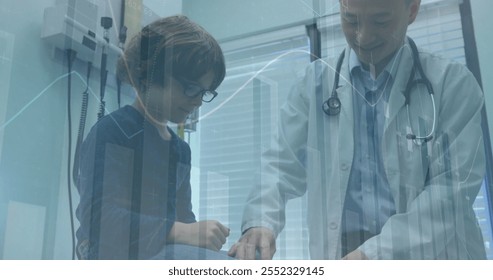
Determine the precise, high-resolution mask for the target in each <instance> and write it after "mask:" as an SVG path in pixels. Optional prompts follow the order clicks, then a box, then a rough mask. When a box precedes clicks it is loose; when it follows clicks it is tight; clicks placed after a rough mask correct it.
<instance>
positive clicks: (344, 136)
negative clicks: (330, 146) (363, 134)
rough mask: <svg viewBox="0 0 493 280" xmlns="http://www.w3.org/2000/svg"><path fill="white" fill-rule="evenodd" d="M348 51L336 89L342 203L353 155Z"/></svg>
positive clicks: (348, 50) (352, 116)
mask: <svg viewBox="0 0 493 280" xmlns="http://www.w3.org/2000/svg"><path fill="white" fill-rule="evenodd" d="M349 52H350V49H349V48H346V57H345V59H344V63H343V65H342V67H341V76H340V78H339V84H340V87H339V88H338V89H337V94H338V96H339V99H340V101H341V112H340V114H339V133H338V137H339V139H338V143H339V145H338V147H337V148H338V149H339V153H338V154H339V166H338V168H339V170H340V172H339V174H341V176H340V186H341V189H342V192H341V195H342V197H341V199H342V200H341V201H344V199H345V197H344V196H345V194H346V189H347V185H348V181H349V175H350V173H351V166H352V161H353V153H354V114H353V90H352V84H351V77H350V74H349V59H348V58H349V56H348V55H347V54H349Z"/></svg>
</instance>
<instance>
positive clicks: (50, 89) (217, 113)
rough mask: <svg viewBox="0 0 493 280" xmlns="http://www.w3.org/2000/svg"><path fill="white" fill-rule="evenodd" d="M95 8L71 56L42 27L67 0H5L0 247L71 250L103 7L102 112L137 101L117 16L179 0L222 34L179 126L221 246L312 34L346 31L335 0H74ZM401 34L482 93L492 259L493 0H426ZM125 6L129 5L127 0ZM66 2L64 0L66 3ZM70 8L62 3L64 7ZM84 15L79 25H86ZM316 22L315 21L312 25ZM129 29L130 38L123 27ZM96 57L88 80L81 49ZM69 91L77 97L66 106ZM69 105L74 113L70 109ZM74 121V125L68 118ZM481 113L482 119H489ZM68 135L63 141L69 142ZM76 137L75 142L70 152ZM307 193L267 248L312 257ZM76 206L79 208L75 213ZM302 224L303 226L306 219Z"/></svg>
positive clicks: (0, 65)
mask: <svg viewBox="0 0 493 280" xmlns="http://www.w3.org/2000/svg"><path fill="white" fill-rule="evenodd" d="M77 1H85V2H89V3H90V4H91V7H92V8H91V9H94V10H93V11H96V13H93V14H92V15H90V16H92V17H93V18H94V19H95V21H92V22H91V20H90V19H89V20H88V24H89V25H91V26H93V27H89V28H93V30H94V32H95V34H96V37H97V38H98V39H97V40H96V39H95V42H96V44H97V46H96V51H95V52H94V53H93V54H91V53H89V54H88V55H87V56H84V55H83V54H81V55H80V56H78V57H77V58H76V59H75V61H74V62H73V65H72V75H70V79H71V92H70V101H69V100H68V96H69V93H68V90H67V82H68V78H69V75H68V74H67V73H68V65H67V60H66V57H65V56H64V53H63V52H62V51H61V50H60V48H57V47H56V46H57V45H58V46H60V42H61V41H63V40H71V39H70V38H68V39H67V38H65V37H63V40H62V39H60V38H55V37H56V35H52V34H49V32H50V31H47V30H48V29H49V28H48V27H49V26H47V25H49V24H54V23H51V21H50V20H54V19H53V18H51V19H50V17H49V16H48V17H47V16H45V14H46V13H49V11H56V10H54V9H55V8H56V7H60V6H62V7H63V5H64V3H68V2H72V0H29V1H15V0H1V2H0V259H6V260H7V259H13V260H24V259H28V260H38V259H55V260H63V259H71V258H72V256H73V248H72V246H73V245H72V244H73V243H72V242H73V233H72V229H73V228H75V229H76V228H77V226H78V221H77V219H75V218H74V217H73V216H72V217H71V215H70V211H72V213H74V212H75V207H76V206H77V203H78V199H79V197H78V193H77V190H76V188H75V186H74V182H73V181H72V180H71V175H69V174H71V173H70V172H71V171H70V170H71V167H73V159H74V151H75V147H76V145H77V138H78V130H79V127H80V116H81V111H83V110H85V109H81V104H82V93H83V92H84V91H87V92H88V103H87V108H86V109H87V119H86V124H85V134H87V132H88V131H89V129H90V127H91V126H92V125H93V124H94V123H95V122H96V120H97V115H98V111H99V108H100V106H101V105H100V102H99V101H100V84H101V75H100V70H101V63H100V57H101V47H100V46H101V45H103V43H102V42H103V40H104V36H105V34H104V32H105V31H104V29H103V28H102V27H101V26H100V24H99V19H100V18H101V17H111V18H112V21H113V26H112V27H110V28H109V29H108V31H107V32H108V36H109V37H108V39H109V42H110V45H111V47H107V48H106V50H107V51H108V62H107V71H108V76H107V82H106V86H105V104H106V107H105V109H106V112H111V111H114V110H116V109H117V108H118V107H119V106H123V105H125V104H130V103H131V102H132V101H133V95H132V91H131V89H130V87H129V86H127V85H123V86H122V87H121V89H120V90H118V84H117V83H116V81H115V80H116V79H115V62H116V59H117V57H118V55H119V49H120V45H119V38H118V31H119V30H118V29H119V28H120V26H122V23H125V24H126V25H128V36H129V37H130V36H131V35H132V34H135V32H136V30H139V28H141V27H142V26H144V25H145V24H147V23H149V22H151V21H153V20H154V19H157V18H159V17H165V16H169V15H175V14H184V15H186V16H188V17H189V18H190V19H191V20H193V21H195V22H197V23H199V24H200V25H202V26H203V27H204V28H205V29H206V30H207V31H209V32H210V33H211V34H212V35H213V36H214V37H215V38H216V39H217V40H218V42H219V43H220V45H221V47H222V49H223V51H224V55H225V59H226V78H225V80H224V82H223V83H222V84H221V86H220V87H219V88H218V90H217V91H218V92H219V95H218V97H217V98H216V100H214V101H213V102H212V103H210V104H209V103H204V105H203V106H202V107H201V108H200V111H199V112H197V114H196V115H193V116H191V118H192V119H193V118H194V119H195V120H198V122H192V123H187V124H185V126H184V127H173V128H174V129H176V131H179V132H180V135H182V136H183V139H184V140H185V141H187V142H188V143H189V144H190V147H191V150H192V176H191V184H192V192H193V197H192V202H193V203H192V204H193V209H194V212H195V214H196V216H197V218H198V219H200V220H205V219H207V220H218V221H221V222H222V223H224V224H225V225H227V226H228V227H229V228H230V229H231V234H230V236H229V238H228V240H227V242H226V244H225V245H224V247H223V248H226V250H227V249H229V247H230V246H231V245H233V243H234V242H236V241H237V240H238V238H239V237H240V235H241V228H240V227H241V219H242V211H243V205H244V203H245V199H246V197H247V195H248V193H249V190H250V187H251V186H252V185H253V180H254V179H253V178H252V176H251V174H252V173H253V171H254V169H255V167H256V166H258V165H259V164H260V161H261V152H262V149H263V147H266V146H268V145H269V143H270V141H271V137H272V132H273V131H275V129H276V127H277V126H276V123H277V120H278V115H277V112H278V110H279V108H280V106H281V105H282V101H283V100H284V99H285V97H286V96H287V94H288V92H289V90H290V88H291V86H292V85H293V84H292V81H294V80H295V79H296V78H298V77H299V76H300V75H301V73H302V70H303V69H304V68H305V67H306V66H307V65H308V64H309V63H310V60H311V56H310V52H313V51H314V49H316V48H314V46H313V44H314V42H316V40H314V36H316V34H318V35H319V37H318V38H319V41H320V42H321V43H320V45H319V47H320V49H319V50H318V51H319V52H320V53H321V55H322V57H324V58H327V57H336V56H337V55H338V54H339V53H340V52H341V50H342V49H343V48H344V46H345V44H346V42H345V39H344V37H343V35H342V32H341V27H340V25H339V14H338V13H339V1H338V0H248V1H243V0H206V1H201V0H77ZM421 2H422V3H421V11H420V14H419V16H418V18H417V20H416V22H415V23H414V24H413V25H411V27H410V28H409V32H408V34H409V35H410V36H411V37H413V38H414V39H415V40H416V42H417V43H418V45H420V46H422V47H423V48H425V49H429V50H431V51H434V52H438V53H440V54H441V55H443V56H445V57H448V58H451V59H454V60H457V61H459V62H461V63H464V64H466V63H467V66H468V67H469V69H471V71H472V72H473V73H474V75H475V76H476V78H478V79H479V80H480V82H481V85H482V88H483V92H484V95H485V111H484V112H483V113H484V115H483V132H484V139H485V144H486V148H485V151H486V157H487V176H486V178H485V181H484V184H483V187H482V189H481V191H480V193H479V195H478V197H477V198H476V202H475V206H474V210H475V212H476V215H477V217H478V221H479V224H480V226H481V229H482V231H483V236H484V241H485V248H486V252H487V256H488V258H489V259H493V243H492V242H493V233H492V223H493V216H492V215H493V210H492V209H493V205H492V204H491V203H492V202H493V178H492V177H491V176H492V175H493V171H492V170H493V165H492V161H491V159H492V158H491V149H492V147H491V141H490V139H491V138H492V137H493V130H492V129H491V126H492V125H493V79H491V77H493V50H492V48H491V46H492V45H493V37H492V36H491V30H490V29H491V20H492V19H491V18H490V17H491V12H492V11H493V1H490V0H422V1H421ZM122 7H124V9H122ZM62 10H63V9H62ZM65 11H66V10H65ZM83 27H84V26H82V28H83ZM314 34H315V35H314ZM127 42H128V40H127ZM89 60H91V61H92V62H93V70H92V74H91V77H90V79H89V80H88V82H87V81H86V74H87V62H88V61H89ZM67 102H70V104H71V105H70V106H71V111H70V113H69V112H68V110H67ZM69 118H70V120H69ZM69 122H70V128H69ZM488 123H489V125H490V128H488V126H487V124H488ZM69 144H70V145H69ZM69 148H70V152H69ZM306 204H307V201H306V199H305V198H297V199H294V200H293V201H290V202H289V205H290V206H289V209H288V210H287V212H288V213H287V214H286V216H287V223H286V228H285V229H284V230H283V232H282V233H281V234H280V235H279V237H278V239H277V246H278V251H277V252H276V254H275V256H274V258H275V259H309V252H308V231H307V227H306V221H305V215H306V208H307V207H306ZM71 218H74V220H73V222H71V221H72V220H71ZM300 225H301V226H300Z"/></svg>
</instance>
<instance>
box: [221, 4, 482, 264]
mask: <svg viewBox="0 0 493 280" xmlns="http://www.w3.org/2000/svg"><path fill="white" fill-rule="evenodd" d="M420 2H421V1H420V0H372V1H368V0H340V7H341V8H340V12H341V23H342V28H343V32H344V34H345V37H346V40H347V43H348V46H347V48H346V49H345V50H344V52H343V54H341V56H340V63H339V67H337V68H339V69H334V68H333V67H331V66H328V64H327V63H326V62H324V61H322V60H318V61H316V62H314V63H312V64H311V65H310V66H309V67H308V68H307V71H306V74H305V76H304V78H303V79H302V80H301V81H299V82H298V83H296V85H295V86H294V88H293V90H292V92H291V93H290V96H289V99H288V101H287V103H286V104H285V105H284V106H283V108H282V110H281V118H280V120H281V121H280V125H279V131H278V135H277V137H276V143H277V144H276V145H274V146H273V147H272V148H271V149H270V150H268V151H267V152H266V153H265V154H264V156H263V158H262V163H263V164H262V169H261V170H262V171H261V176H260V178H259V183H258V184H257V185H256V187H255V188H254V189H253V190H252V192H251V195H250V197H249V199H248V201H247V205H246V207H245V212H244V217H243V225H242V232H243V235H242V237H241V238H240V239H239V241H238V242H237V243H236V244H235V245H233V246H232V247H231V249H230V251H229V254H230V255H231V256H236V257H237V258H240V259H254V258H255V257H256V254H259V255H258V256H257V257H260V258H262V259H270V258H272V257H273V255H274V253H275V251H276V245H275V239H276V237H277V235H278V234H279V233H280V232H281V230H282V229H283V227H284V223H285V208H286V203H287V201H288V200H289V199H291V198H294V197H299V196H302V195H304V194H305V193H306V195H307V196H308V211H307V213H308V216H307V224H308V227H309V238H310V241H309V244H310V255H311V258H312V259H341V258H343V259H483V258H485V250H484V245H483V239H482V235H481V231H480V228H479V226H478V223H477V220H476V217H475V214H474V211H473V209H472V204H473V202H474V200H475V197H476V195H477V193H478V191H479V188H480V186H481V183H482V179H483V175H484V169H485V163H484V152H483V141H482V131H481V118H480V116H481V115H480V112H481V108H482V107H483V94H482V92H481V89H480V87H479V86H478V84H477V82H476V80H475V78H474V77H473V76H472V74H471V73H470V72H469V71H468V70H467V69H466V67H465V66H463V65H461V64H459V63H455V62H451V61H447V60H445V59H442V58H440V57H438V56H436V55H433V54H429V53H427V52H425V51H423V50H417V49H415V50H414V51H413V42H412V40H411V39H410V38H408V37H406V31H407V27H408V25H409V24H411V23H412V22H413V21H414V20H415V18H416V16H417V14H418V10H419V7H420ZM330 65H336V64H335V63H333V64H332V63H331V64H330ZM337 80H338V81H337ZM333 89H334V90H333Z"/></svg>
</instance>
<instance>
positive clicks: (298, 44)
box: [195, 26, 310, 259]
mask: <svg viewBox="0 0 493 280" xmlns="http://www.w3.org/2000/svg"><path fill="white" fill-rule="evenodd" d="M222 47H223V49H224V51H225V57H226V63H227V75H226V79H225V81H224V82H223V84H222V85H221V87H220V88H219V89H218V92H219V95H218V97H217V98H216V100H214V102H213V103H211V104H207V105H206V106H203V107H202V108H201V119H200V122H199V133H200V148H199V149H200V165H199V166H200V194H199V196H200V203H199V204H200V206H199V211H198V216H199V219H217V220H219V221H221V222H225V223H226V224H227V226H229V227H230V228H231V230H232V232H231V236H230V237H229V238H228V243H227V244H226V245H225V246H224V248H229V247H230V246H231V245H233V243H234V242H236V240H238V238H239V237H240V235H241V232H240V228H241V220H242V214H243V207H244V205H245V200H246V197H247V195H248V194H249V192H250V190H251V188H252V187H253V185H254V181H255V174H254V173H255V170H256V167H257V166H258V165H259V163H260V155H261V152H262V150H263V149H266V148H268V147H269V146H270V143H271V142H270V141H271V137H272V132H273V131H275V130H276V126H277V123H278V121H277V116H278V113H279V107H280V105H282V103H283V101H284V100H285V98H286V96H287V94H288V93H289V90H290V88H291V86H292V85H293V80H294V79H295V78H296V77H297V76H298V75H300V72H301V71H302V70H303V69H304V68H305V67H306V65H307V64H308V63H309V62H310V59H309V44H308V38H307V36H306V34H305V28H304V26H301V27H296V28H290V29H286V30H281V31H278V32H272V33H268V34H262V35H258V36H253V37H249V38H244V39H240V40H237V41H231V42H227V43H224V44H223V45H222ZM197 194H198V193H197V192H195V195H197ZM304 203H305V201H304V199H302V198H301V199H294V200H291V201H290V202H289V203H288V205H289V207H288V213H287V214H286V215H287V217H288V220H287V224H286V227H285V229H284V230H283V232H282V233H281V235H280V236H279V238H278V239H277V245H278V252H277V253H276V256H275V258H279V259H289V258H295V259H308V258H309V257H308V247H307V246H306V244H307V241H308V234H307V232H306V229H305V227H300V226H299V225H300V224H302V223H304V217H305V211H304V209H305V208H306V207H304ZM300 240H302V242H300Z"/></svg>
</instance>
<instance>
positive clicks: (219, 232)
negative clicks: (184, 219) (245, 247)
mask: <svg viewBox="0 0 493 280" xmlns="http://www.w3.org/2000/svg"><path fill="white" fill-rule="evenodd" d="M229 231H230V230H229V228H227V227H226V226H224V225H222V224H221V223H220V222H218V221H201V222H196V223H191V224H185V223H181V222H175V223H174V224H173V227H172V228H171V230H170V232H169V234H168V239H167V242H168V243H179V244H187V245H192V246H197V247H202V248H207V249H210V250H213V251H219V250H221V248H222V247H223V245H224V243H226V238H227V237H228V236H229Z"/></svg>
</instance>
